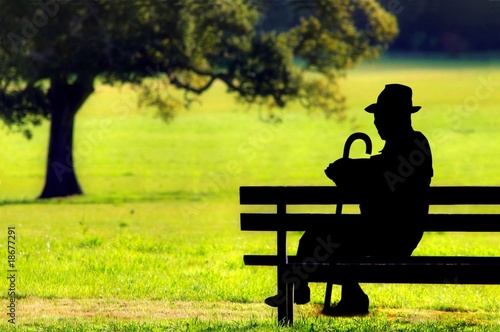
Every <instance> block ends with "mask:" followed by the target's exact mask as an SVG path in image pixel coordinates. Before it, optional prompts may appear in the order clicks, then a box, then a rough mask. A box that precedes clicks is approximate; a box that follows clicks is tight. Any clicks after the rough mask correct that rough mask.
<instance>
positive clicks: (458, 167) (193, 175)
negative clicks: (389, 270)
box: [0, 59, 500, 331]
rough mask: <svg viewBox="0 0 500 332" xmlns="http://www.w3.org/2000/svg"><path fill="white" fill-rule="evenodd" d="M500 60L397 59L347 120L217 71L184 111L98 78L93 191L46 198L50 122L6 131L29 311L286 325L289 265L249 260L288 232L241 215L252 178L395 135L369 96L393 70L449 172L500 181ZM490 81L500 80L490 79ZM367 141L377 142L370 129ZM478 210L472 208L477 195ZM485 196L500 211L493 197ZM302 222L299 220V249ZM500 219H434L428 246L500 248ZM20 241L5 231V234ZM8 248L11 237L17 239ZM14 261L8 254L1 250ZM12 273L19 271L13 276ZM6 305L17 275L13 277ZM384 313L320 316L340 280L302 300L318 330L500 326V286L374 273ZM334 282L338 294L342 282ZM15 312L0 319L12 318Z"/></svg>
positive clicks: (289, 177) (374, 299)
mask: <svg viewBox="0 0 500 332" xmlns="http://www.w3.org/2000/svg"><path fill="white" fill-rule="evenodd" d="M499 73H500V63H499V62H487V61H483V62H475V61H463V60H456V61H455V62H450V61H448V62H444V61H437V60H436V61H423V60H419V61H408V60H404V59H399V60H398V59H396V60H395V59H392V60H389V59H385V60H383V61H381V62H376V63H371V64H364V65H362V66H361V67H359V68H358V69H356V70H354V71H353V72H351V73H350V74H349V76H348V78H347V79H346V80H345V81H344V82H343V83H342V85H343V87H344V91H345V93H346V95H347V98H348V107H349V108H348V111H347V120H346V121H344V122H342V123H339V122H337V121H335V120H334V119H330V120H325V119H324V117H323V116H322V114H320V113H317V114H310V115H308V114H306V112H305V111H303V110H301V109H300V107H299V106H297V105H290V106H289V107H288V108H287V109H286V110H284V111H283V112H282V114H281V116H282V119H283V121H282V122H280V123H276V124H270V123H266V122H264V121H262V119H261V118H262V117H261V116H259V114H261V115H262V116H263V117H264V116H265V115H266V110H265V109H263V110H259V109H258V108H257V107H251V108H248V107H247V106H244V105H239V104H237V103H236V101H235V99H234V98H233V96H230V95H227V94H226V93H225V91H224V89H223V87H222V86H221V85H216V86H215V87H214V88H213V89H211V90H210V91H209V92H208V93H207V94H206V95H204V96H203V98H202V104H194V105H193V107H192V108H191V109H190V110H189V111H186V112H183V113H182V114H179V116H178V117H177V118H176V119H175V120H174V121H173V122H172V123H170V124H165V123H163V122H162V121H161V120H160V119H159V118H157V117H154V115H153V113H152V112H151V111H150V110H136V107H135V97H134V94H133V92H132V91H131V90H130V89H127V88H126V87H125V88H123V89H121V90H119V89H117V88H111V87H107V86H98V87H97V88H96V93H95V94H94V95H93V96H92V97H91V99H90V100H89V101H88V102H87V103H86V104H85V105H84V108H83V109H82V110H81V111H80V113H79V114H78V118H77V123H76V149H75V158H76V163H77V171H78V175H79V179H80V182H81V185H82V187H83V189H84V191H85V195H84V196H82V197H75V198H66V199H54V200H47V201H37V200H35V199H34V198H35V197H36V196H37V194H39V192H40V190H41V188H42V185H43V175H44V169H45V165H44V161H45V154H46V144H47V132H48V130H47V125H44V126H42V127H41V128H37V129H36V130H35V136H34V138H33V139H32V140H30V141H27V140H25V139H24V138H23V137H22V136H20V135H17V134H7V132H6V131H3V132H2V133H1V134H0V143H1V146H2V153H0V202H1V203H0V204H1V205H0V222H1V225H2V229H3V231H2V230H0V232H4V238H6V237H7V226H8V225H11V226H15V227H16V232H17V234H18V243H17V252H18V253H17V263H18V266H17V268H18V271H19V272H18V280H17V285H16V286H17V293H18V295H19V296H20V297H21V298H20V299H19V300H18V311H17V325H18V327H20V328H21V329H25V330H33V331H35V330H45V329H53V330H82V331H83V330H88V329H89V327H93V328H94V329H95V330H125V329H126V330H132V331H133V330H137V331H139V330H175V331H177V330H185V331H188V330H217V331H218V330H227V331H240V330H259V331H260V330H276V328H275V315H276V313H275V310H274V309H270V308H268V307H266V306H265V305H263V304H262V300H263V299H264V298H265V297H266V296H268V295H270V294H273V293H274V292H275V271H274V269H272V268H266V267H246V266H244V265H243V262H242V255H243V254H245V253H265V252H267V253H270V252H273V250H274V248H273V246H272V243H273V242H272V241H273V239H274V237H273V235H272V234H255V233H243V232H241V231H239V220H238V214H239V212H240V211H241V209H240V207H239V205H238V187H239V186H241V185H329V184H330V182H329V180H328V179H327V178H326V177H325V176H324V173H323V169H324V168H325V166H326V165H327V164H328V163H330V162H331V161H333V160H334V159H336V158H339V157H340V156H341V154H342V148H343V144H344V141H345V139H346V138H347V136H348V135H349V134H350V133H352V132H353V131H363V132H366V133H368V134H369V135H370V137H371V138H372V141H373V143H374V151H379V150H380V149H381V148H382V146H383V142H382V141H381V140H380V139H379V138H378V137H377V134H376V131H375V129H374V126H373V124H372V121H373V119H372V118H371V116H370V115H368V114H366V113H365V112H363V111H362V109H363V108H364V107H365V106H366V105H368V104H370V103H372V102H374V101H375V100H376V97H377V95H378V93H379V92H380V91H381V89H382V88H383V86H384V84H386V83H392V82H401V83H405V84H408V85H410V86H411V87H412V88H413V89H414V104H416V105H421V106H422V107H423V108H422V110H421V111H420V112H419V113H418V114H416V115H415V116H414V127H415V129H418V130H421V131H422V132H424V133H425V134H426V135H427V137H428V138H429V140H430V143H431V147H432V151H433V155H434V169H435V177H434V179H433V184H434V185H472V184H474V185H499V184H500V172H499V171H498V170H499V169H500V167H499V166H500V162H499V158H498V156H499V155H500V130H499V128H500V110H499V108H498V106H499V105H500V74H499ZM488 82H489V83H488ZM351 156H354V157H361V156H363V148H362V146H361V144H360V146H357V144H355V145H354V146H353V149H352V154H351ZM461 209H462V211H464V212H467V211H472V208H469V207H462V208H461ZM477 210H478V211H480V212H497V213H498V212H500V211H499V210H500V209H498V208H492V207H480V208H479V209H477ZM299 237H300V234H299V233H292V234H290V238H291V239H292V241H291V243H290V251H291V252H293V251H294V250H295V248H296V243H297V240H298V238H299ZM499 240H500V236H499V235H496V234H493V235H492V234H438V233H433V234H426V235H425V237H424V239H423V240H422V243H421V244H420V246H419V248H418V249H417V250H416V251H415V254H416V255H433V254H440V255H441V254H448V255H485V256H488V255H496V256H498V255H500V245H499V243H500V241H499ZM4 242H5V241H3V242H0V246H1V247H2V248H4V247H5V244H4ZM2 250H3V249H2ZM0 265H1V266H4V267H5V268H4V270H6V259H4V262H2V263H0ZM2 285H5V286H2ZM0 287H2V290H0V295H1V298H2V300H1V301H2V302H1V305H2V307H4V303H7V302H6V301H7V294H6V293H7V292H6V291H7V284H6V283H4V282H2V283H0ZM363 288H364V289H365V291H366V292H367V293H368V295H369V296H370V300H371V309H372V312H371V314H370V315H369V316H368V317H364V318H351V319H331V318H327V317H322V316H319V311H320V307H321V303H322V299H323V292H324V285H318V284H314V285H313V289H312V290H313V295H312V297H313V299H312V303H311V304H308V305H306V306H303V307H299V308H297V324H296V325H295V327H294V329H296V330H304V331H325V330H335V329H339V330H342V331H359V330H361V331H382V330H384V331H391V330H392V331H399V330H403V331H421V330H436V331H448V330H454V331H455V330H458V331H478V330H481V331H494V330H500V288H499V287H498V286H463V285H419V286H413V285H375V284H373V285H371V284H370V285H368V284H367V285H363ZM336 292H337V293H335V294H334V296H336V297H338V295H339V292H338V289H337V290H336ZM6 320H7V319H6V318H5V316H4V318H3V319H2V321H1V323H0V329H5V328H7V327H8V324H7V322H6Z"/></svg>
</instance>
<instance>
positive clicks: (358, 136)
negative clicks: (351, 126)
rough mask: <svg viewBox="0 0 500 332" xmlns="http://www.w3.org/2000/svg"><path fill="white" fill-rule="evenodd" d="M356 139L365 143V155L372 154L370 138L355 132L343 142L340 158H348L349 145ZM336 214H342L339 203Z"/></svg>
mask: <svg viewBox="0 0 500 332" xmlns="http://www.w3.org/2000/svg"><path fill="white" fill-rule="evenodd" d="M358 139H361V140H363V141H364V142H365V144H366V150H365V151H366V153H367V154H372V141H371V139H370V136H368V135H367V134H365V133H360V132H357V133H354V134H351V135H350V136H349V137H348V138H347V140H346V141H345V145H344V155H343V156H342V158H349V151H350V150H351V145H352V143H353V142H354V141H355V140H358ZM335 212H336V214H342V204H341V203H339V204H337V209H336V211H335Z"/></svg>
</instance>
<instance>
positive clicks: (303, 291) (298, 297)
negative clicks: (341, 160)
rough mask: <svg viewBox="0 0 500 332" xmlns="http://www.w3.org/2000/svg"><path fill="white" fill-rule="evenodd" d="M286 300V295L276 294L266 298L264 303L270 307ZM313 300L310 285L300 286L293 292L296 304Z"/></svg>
mask: <svg viewBox="0 0 500 332" xmlns="http://www.w3.org/2000/svg"><path fill="white" fill-rule="evenodd" d="M284 301H285V296H279V295H274V296H270V297H268V298H267V299H265V300H264V303H265V304H267V305H268V306H270V307H274V308H277V307H278V305H279V304H281V303H283V302H284ZM310 301H311V290H310V289H309V287H308V286H306V287H301V288H298V289H296V290H295V291H294V293H293V302H294V303H295V304H299V305H301V304H306V303H309V302H310Z"/></svg>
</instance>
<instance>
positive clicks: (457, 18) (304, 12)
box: [259, 0, 500, 56]
mask: <svg viewBox="0 0 500 332" xmlns="http://www.w3.org/2000/svg"><path fill="white" fill-rule="evenodd" d="M378 2H379V3H380V4H381V5H382V6H383V7H384V8H386V9H388V10H389V11H390V12H391V13H392V14H393V15H395V16H396V18H397V20H398V26H399V30H400V31H399V35H398V36H397V38H395V40H394V41H393V42H392V43H391V44H390V46H389V50H388V51H389V52H391V51H392V52H441V53H448V54H450V55H452V56H456V55H459V54H461V53H465V52H481V51H492V50H500V19H499V18H500V1H490V0H475V1H470V0H439V1H435V0H418V1H412V0H378ZM309 11H310V9H309V8H308V1H300V0H272V1H269V3H268V6H267V7H266V9H265V12H264V15H263V16H262V18H261V21H260V22H259V27H260V29H262V30H263V31H270V30H277V31H284V30H287V29H289V28H290V27H292V26H294V25H297V24H298V23H299V21H300V17H301V16H302V17H306V16H308V15H309V14H310V13H309Z"/></svg>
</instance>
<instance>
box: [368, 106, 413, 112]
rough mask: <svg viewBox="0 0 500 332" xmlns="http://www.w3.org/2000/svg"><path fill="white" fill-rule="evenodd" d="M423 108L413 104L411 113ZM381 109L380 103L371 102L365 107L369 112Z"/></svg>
mask: <svg viewBox="0 0 500 332" xmlns="http://www.w3.org/2000/svg"><path fill="white" fill-rule="evenodd" d="M421 108H422V106H412V107H411V108H410V113H417V112H418V111H419V110H420V109H421ZM380 109H381V108H380V107H379V105H378V104H371V105H368V106H366V107H365V111H367V112H368V113H375V112H377V111H378V110H380Z"/></svg>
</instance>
